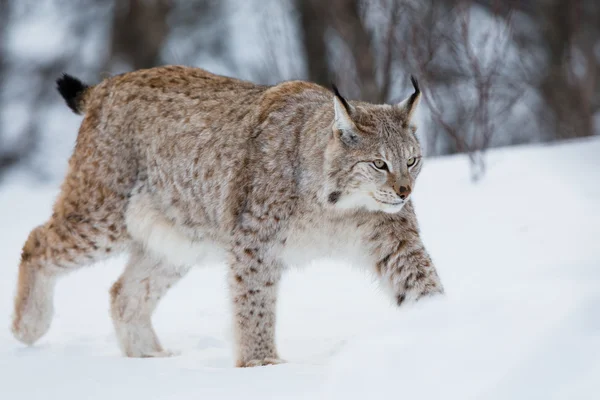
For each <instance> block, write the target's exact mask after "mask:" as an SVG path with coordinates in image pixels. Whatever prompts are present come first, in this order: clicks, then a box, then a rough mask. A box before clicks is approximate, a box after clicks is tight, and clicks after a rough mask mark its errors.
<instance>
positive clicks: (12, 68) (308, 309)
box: [0, 0, 600, 400]
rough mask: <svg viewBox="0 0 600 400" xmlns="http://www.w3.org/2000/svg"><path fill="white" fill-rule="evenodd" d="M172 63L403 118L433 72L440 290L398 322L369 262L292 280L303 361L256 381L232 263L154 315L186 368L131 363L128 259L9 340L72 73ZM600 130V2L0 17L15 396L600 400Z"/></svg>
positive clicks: (1, 254)
mask: <svg viewBox="0 0 600 400" xmlns="http://www.w3.org/2000/svg"><path fill="white" fill-rule="evenodd" d="M161 64H185V65H192V66H197V67H202V68H205V69H208V70H210V71H212V72H215V73H220V74H226V75H230V76H235V77H238V78H242V79H248V80H252V81H255V82H259V83H266V84H273V83H276V82H280V81H283V80H288V79H308V80H312V81H315V82H318V83H320V84H322V85H325V86H327V87H329V86H330V84H331V83H332V82H333V83H335V84H336V85H337V86H338V87H339V89H340V91H341V93H342V94H343V95H345V96H346V97H347V98H349V99H361V100H367V101H372V102H388V103H393V102H397V101H400V100H402V99H404V98H405V97H406V96H407V95H409V94H410V93H411V92H412V86H411V84H410V75H414V76H415V77H417V78H418V80H419V82H420V85H421V88H422V90H423V94H424V96H423V101H422V103H421V106H420V107H419V111H418V113H417V118H418V120H419V121H418V122H419V130H418V132H417V134H418V135H419V136H420V138H421V142H422V144H423V146H424V149H425V153H426V155H428V156H430V157H428V159H427V160H426V162H425V164H424V166H423V170H422V172H421V173H420V175H419V178H418V183H417V185H416V187H415V191H414V194H413V195H412V196H414V197H413V198H414V203H415V209H416V213H417V218H418V220H419V229H420V235H421V237H422V239H423V242H424V244H425V247H426V248H427V250H428V252H429V253H430V254H431V256H432V259H433V260H434V263H435V265H436V270H437V271H438V273H439V274H440V277H441V280H442V282H443V284H444V287H445V290H446V294H445V295H444V296H438V297H437V298H433V299H428V300H421V301H419V302H417V303H415V304H405V305H403V306H402V307H400V308H398V307H397V306H396V304H395V302H394V301H392V300H391V298H390V296H388V295H387V293H386V291H385V287H384V285H379V284H378V280H377V279H376V277H375V276H374V274H369V272H368V270H369V266H365V267H366V268H364V269H362V270H361V269H359V268H356V269H354V268H351V267H350V266H349V265H347V264H348V263H346V262H344V261H343V260H342V261H340V260H336V259H320V260H315V261H314V262H313V263H311V264H310V265H308V266H306V267H305V268H290V270H289V271H286V274H285V275H284V277H283V278H282V282H281V285H280V288H279V298H278V317H277V318H278V319H277V346H278V348H279V351H280V354H281V356H282V357H283V358H284V359H286V360H287V361H288V363H286V364H282V365H278V366H269V367H261V368H243V369H240V368H233V366H234V365H235V358H234V353H233V348H234V342H235V340H234V335H233V334H232V330H231V323H232V319H231V309H230V299H229V298H228V295H227V279H228V277H227V272H228V269H227V268H226V267H225V265H220V264H218V263H217V264H212V265H205V266H202V267H200V268H194V269H193V270H192V271H190V273H189V274H188V276H186V278H185V279H182V281H181V282H180V283H179V284H178V285H177V286H176V287H175V288H173V290H171V291H169V294H168V295H167V296H165V298H164V300H163V301H161V303H160V305H159V307H158V309H157V312H156V313H155V314H154V315H153V318H152V319H153V324H154V325H155V327H156V330H157V333H158V336H159V337H160V340H161V342H162V344H163V346H164V347H165V348H166V349H169V350H173V351H174V352H175V353H176V354H179V355H178V356H176V357H169V358H160V359H159V358H154V359H132V358H126V357H122V355H121V353H120V351H119V347H118V343H117V338H116V335H115V333H114V328H113V324H112V321H111V318H110V311H109V309H110V307H109V295H108V292H109V290H110V288H111V287H112V285H113V283H114V282H115V280H116V279H117V278H118V276H119V275H120V274H121V272H122V271H123V269H124V265H125V262H126V257H125V255H121V256H119V257H115V258H112V259H110V260H106V261H103V262H99V263H97V265H94V266H93V267H89V268H81V269H80V270H79V271H78V272H77V273H73V274H70V275H69V276H68V277H65V278H64V279H61V280H60V282H59V284H58V287H57V290H56V293H55V301H54V310H55V313H54V320H53V322H52V327H51V329H50V330H49V332H48V334H47V335H45V336H44V337H43V338H42V339H41V340H40V342H39V343H37V344H36V345H35V346H33V347H26V346H24V345H22V344H21V343H19V342H18V341H17V340H15V338H14V337H13V335H12V334H11V332H10V329H9V328H8V327H9V324H10V322H9V321H11V320H12V314H13V310H14V306H13V299H14V293H15V288H16V286H17V276H18V265H19V260H20V259H21V249H22V246H23V244H24V243H25V241H26V239H27V237H28V235H29V234H30V231H31V230H32V229H34V227H36V226H38V225H40V224H42V223H44V221H47V220H48V217H49V216H50V215H51V214H52V204H53V202H54V199H56V197H57V195H58V193H59V184H60V182H61V180H62V178H63V176H64V174H65V171H66V168H67V162H68V158H69V156H70V154H71V151H72V149H73V146H74V143H75V139H76V136H77V130H78V128H79V124H80V123H81V120H82V118H81V116H78V115H75V114H73V113H72V112H71V111H70V110H69V108H68V107H67V106H66V105H65V104H64V101H63V99H62V98H61V97H60V95H59V94H58V92H57V91H56V90H55V85H56V84H55V80H56V78H57V77H59V76H60V75H61V74H62V73H63V72H67V73H69V74H72V75H75V76H77V77H79V78H81V79H82V80H84V81H86V82H88V83H90V84H94V83H96V82H99V81H100V80H101V79H103V78H105V77H108V76H110V75H113V74H118V73H122V72H125V71H130V70H134V69H139V68H146V67H151V66H154V65H161ZM599 133H600V0H520V1H519V0H505V1H502V0H221V1H219V0H0V399H19V400H33V399H40V398H48V399H54V398H57V399H58V398H60V399H61V400H80V399H86V400H95V399H97V400H106V399H111V400H132V399H140V398H145V399H152V400H163V399H164V400H179V399H211V400H221V399H223V400H229V399H241V398H243V399H245V400H254V399H257V400H258V399H260V400H265V399H278V400H279V399H281V400H288V399H289V400H300V399H302V400H304V399H315V400H337V399H344V400H355V399H356V400H364V399H382V400H383V399H385V400H387V399H397V398H402V399H423V400H439V399H449V400H454V399H457V400H474V399H476V400H482V399H485V400H506V399H511V400H521V399H522V400H532V399H543V400H573V399H576V400H597V399H600V379H598V378H599V377H600V313H599V311H598V310H600V246H599V245H598V238H600V211H599V207H598V205H599V204H600V185H599V184H598V183H599V182H600V157H599V155H600V135H599ZM549 142H552V145H547V143H549ZM525 144H526V145H525ZM516 145H525V146H516ZM494 147H496V148H497V149H492V148H494ZM500 147H502V148H500ZM456 153H461V154H456ZM450 154H455V155H453V156H446V157H438V156H441V155H450ZM474 182H476V183H474Z"/></svg>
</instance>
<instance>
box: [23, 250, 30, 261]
mask: <svg viewBox="0 0 600 400" xmlns="http://www.w3.org/2000/svg"><path fill="white" fill-rule="evenodd" d="M30 259H31V252H30V251H27V250H23V252H22V253H21V262H27V261H29V260H30Z"/></svg>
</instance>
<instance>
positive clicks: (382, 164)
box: [373, 160, 388, 170]
mask: <svg viewBox="0 0 600 400" xmlns="http://www.w3.org/2000/svg"><path fill="white" fill-rule="evenodd" d="M373 165H374V166H375V168H377V169H383V170H387V169H388V166H387V164H386V163H385V161H383V160H375V161H373Z"/></svg>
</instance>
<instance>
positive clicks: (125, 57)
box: [108, 0, 171, 70]
mask: <svg viewBox="0 0 600 400" xmlns="http://www.w3.org/2000/svg"><path fill="white" fill-rule="evenodd" d="M170 9H171V1H169V0H123V1H121V0H120V1H119V2H117V4H116V6H115V14H114V19H113V30H112V43H111V53H110V56H109V57H110V59H109V61H108V63H109V67H110V66H115V64H116V65H117V66H120V65H119V63H124V64H127V66H129V67H130V68H131V69H133V70H137V69H142V68H150V67H154V66H156V65H159V64H160V52H161V49H162V47H163V43H164V41H165V38H166V36H167V34H168V25H167V15H168V13H169V11H170Z"/></svg>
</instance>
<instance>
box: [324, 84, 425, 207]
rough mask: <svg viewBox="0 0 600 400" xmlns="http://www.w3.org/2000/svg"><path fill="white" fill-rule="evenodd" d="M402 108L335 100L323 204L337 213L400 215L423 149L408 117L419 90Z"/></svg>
mask: <svg viewBox="0 0 600 400" xmlns="http://www.w3.org/2000/svg"><path fill="white" fill-rule="evenodd" d="M415 93H416V95H413V96H411V98H409V99H408V100H407V101H405V102H403V103H401V104H400V105H396V106H390V105H378V106H374V105H364V104H360V105H355V106H354V105H350V104H349V103H348V102H346V101H345V100H344V99H343V98H342V97H341V96H339V94H336V97H335V98H334V106H335V121H334V123H333V128H332V129H333V133H332V136H331V139H330V142H329V145H328V148H327V150H326V153H325V172H326V177H327V182H326V192H327V196H328V197H327V201H328V202H329V204H331V205H333V206H334V207H335V208H338V209H359V208H363V209H367V210H370V211H383V212H386V213H397V212H399V211H400V210H401V209H402V207H403V206H404V204H406V202H408V200H409V199H410V195H411V192H412V190H413V188H414V185H415V180H416V178H417V176H418V175H419V172H420V171H421V165H422V160H421V146H420V145H419V142H418V140H417V138H416V136H415V131H416V128H415V126H414V125H412V124H411V123H410V117H411V115H412V113H413V111H414V109H415V107H416V103H417V102H418V97H419V92H415Z"/></svg>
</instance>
